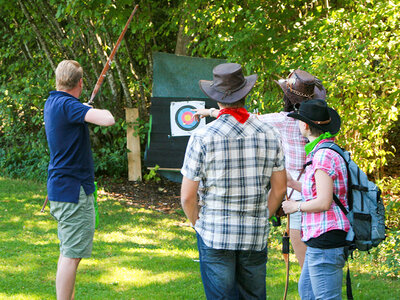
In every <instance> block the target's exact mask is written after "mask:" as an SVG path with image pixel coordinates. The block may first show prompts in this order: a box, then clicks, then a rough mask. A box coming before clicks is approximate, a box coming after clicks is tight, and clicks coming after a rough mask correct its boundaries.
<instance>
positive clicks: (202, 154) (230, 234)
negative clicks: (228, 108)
mask: <svg viewBox="0 0 400 300" xmlns="http://www.w3.org/2000/svg"><path fill="white" fill-rule="evenodd" d="M284 165H285V159H284V155H283V151H282V149H281V146H280V141H279V134H278V132H277V131H276V129H274V128H273V127H272V126H270V125H268V124H265V123H263V122H261V121H260V120H258V119H256V118H249V119H248V120H247V121H246V122H245V123H244V124H240V123H239V122H237V121H236V120H235V118H234V117H232V116H230V115H228V114H225V115H222V116H220V117H219V118H218V119H217V120H215V121H213V122H211V123H209V124H207V125H206V126H205V127H203V128H201V129H199V130H197V131H196V132H194V133H193V134H192V136H191V137H190V139H189V143H188V146H187V149H186V154H185V160H184V163H183V167H182V170H181V172H182V174H183V175H184V176H185V177H187V178H189V179H191V180H194V181H200V184H199V197H200V200H199V205H200V207H201V208H200V212H199V219H198V220H197V222H196V224H195V229H196V231H197V232H198V233H199V234H200V236H201V237H202V239H203V241H204V242H205V244H206V245H207V246H208V247H211V248H214V249H228V250H258V251H259V250H262V249H263V248H265V246H266V245H267V238H268V231H269V224H268V199H267V194H268V185H269V182H270V177H271V174H272V172H274V171H281V170H284Z"/></svg>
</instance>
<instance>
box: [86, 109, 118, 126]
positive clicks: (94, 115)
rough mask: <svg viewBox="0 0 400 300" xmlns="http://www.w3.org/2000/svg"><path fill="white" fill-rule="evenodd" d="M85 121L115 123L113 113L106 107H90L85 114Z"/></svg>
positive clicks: (105, 123) (106, 124)
mask: <svg viewBox="0 0 400 300" xmlns="http://www.w3.org/2000/svg"><path fill="white" fill-rule="evenodd" d="M85 121H86V122H88V123H92V124H96V125H100V126H111V125H114V124H115V120H114V117H113V115H112V114H111V113H110V111H108V110H106V109H96V108H92V109H89V110H88V112H87V113H86V115H85Z"/></svg>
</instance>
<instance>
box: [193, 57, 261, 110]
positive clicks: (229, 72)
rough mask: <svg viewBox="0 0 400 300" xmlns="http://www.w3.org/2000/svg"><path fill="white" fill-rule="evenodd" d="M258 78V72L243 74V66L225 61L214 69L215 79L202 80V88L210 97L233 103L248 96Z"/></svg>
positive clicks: (200, 83)
mask: <svg viewBox="0 0 400 300" xmlns="http://www.w3.org/2000/svg"><path fill="white" fill-rule="evenodd" d="M256 80H257V74H254V75H250V76H246V77H245V76H243V71H242V66H241V65H240V64H236V63H225V64H220V65H218V66H216V67H215V68H214V69H213V80H212V81H210V80H200V81H199V85H200V89H201V90H202V91H203V92H204V94H206V95H207V96H208V97H209V98H210V99H213V100H215V101H218V102H221V103H233V102H236V101H239V100H241V99H243V98H244V97H246V96H247V94H248V93H249V92H250V91H251V89H252V88H253V86H254V84H255V83H256Z"/></svg>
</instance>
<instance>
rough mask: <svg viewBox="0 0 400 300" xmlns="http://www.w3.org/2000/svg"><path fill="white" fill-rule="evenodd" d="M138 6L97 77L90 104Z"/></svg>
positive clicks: (136, 7)
mask: <svg viewBox="0 0 400 300" xmlns="http://www.w3.org/2000/svg"><path fill="white" fill-rule="evenodd" d="M138 7H139V5H138V4H136V6H135V8H134V9H133V11H132V13H131V16H130V17H129V19H128V21H127V22H126V24H125V27H124V30H122V32H121V34H120V36H119V38H118V40H117V43H116V44H115V46H114V49H113V50H112V51H111V54H110V56H109V57H108V60H107V63H106V65H105V66H104V68H103V71H101V74H100V76H99V78H98V79H97V82H96V85H95V87H94V89H93V92H92V95H91V96H90V100H89V102H88V104H89V105H92V104H93V102H94V98H95V97H96V95H97V92H98V91H99V89H100V87H101V85H102V84H103V81H104V78H105V77H106V73H107V71H108V69H109V68H110V66H111V62H112V60H113V59H114V56H115V53H117V51H118V48H119V46H120V44H121V41H122V39H123V38H124V35H125V32H126V30H127V29H128V26H129V24H130V23H131V21H132V18H133V16H134V15H135V13H136V10H137V9H138Z"/></svg>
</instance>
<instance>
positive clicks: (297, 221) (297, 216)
mask: <svg viewBox="0 0 400 300" xmlns="http://www.w3.org/2000/svg"><path fill="white" fill-rule="evenodd" d="M297 201H301V200H297ZM289 218H290V224H289V227H290V229H297V230H301V212H300V211H297V212H295V213H292V214H290V215H289Z"/></svg>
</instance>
